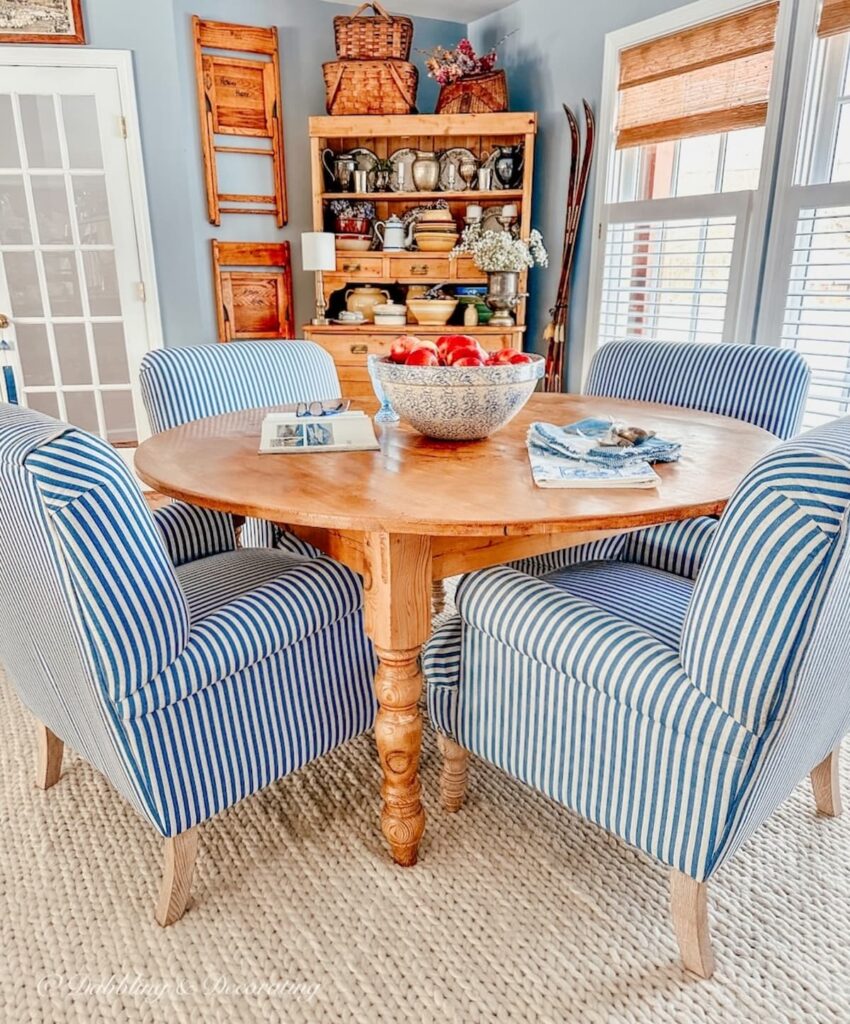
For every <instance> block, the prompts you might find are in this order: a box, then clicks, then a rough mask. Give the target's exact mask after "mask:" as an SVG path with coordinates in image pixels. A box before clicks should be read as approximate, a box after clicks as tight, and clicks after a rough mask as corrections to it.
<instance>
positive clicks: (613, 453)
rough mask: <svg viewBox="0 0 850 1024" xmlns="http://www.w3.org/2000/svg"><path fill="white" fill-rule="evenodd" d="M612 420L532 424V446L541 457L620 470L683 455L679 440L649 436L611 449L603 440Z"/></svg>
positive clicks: (670, 459) (609, 431) (530, 447)
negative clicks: (666, 439) (624, 446)
mask: <svg viewBox="0 0 850 1024" xmlns="http://www.w3.org/2000/svg"><path fill="white" fill-rule="evenodd" d="M612 425H613V421H612V420H601V419H586V420H579V421H578V423H570V424H568V425H567V426H565V427H556V426H554V424H552V423H532V424H531V427H530V428H529V431H528V447H529V449H530V450H531V451H535V450H536V451H537V452H539V453H540V454H546V455H559V456H561V457H562V458H566V459H573V460H575V461H576V462H590V463H595V464H596V465H602V466H608V467H610V468H612V469H613V468H617V467H623V466H630V465H633V464H634V463H637V462H647V463H648V462H676V460H677V459H678V458H679V456H680V455H681V453H682V446H681V444H680V443H679V442H678V441H665V440H664V439H663V438H661V437H647V438H645V439H644V440H642V441H639V442H637V443H635V444H633V445H630V446H629V447H626V448H619V447H609V446H605V445H602V444H601V443H600V441H601V440H602V439H605V438H607V437H609V436H610V434H611V427H612Z"/></svg>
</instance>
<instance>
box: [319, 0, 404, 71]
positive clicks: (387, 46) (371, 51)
mask: <svg viewBox="0 0 850 1024" xmlns="http://www.w3.org/2000/svg"><path fill="white" fill-rule="evenodd" d="M370 7H371V8H372V10H373V11H374V12H375V13H374V17H371V18H366V17H364V16H363V11H365V10H367V9H368V8H370ZM334 32H335V34H336V53H337V56H338V57H342V58H347V59H349V60H380V59H381V58H386V57H391V58H394V59H395V60H407V59H408V58H409V57H410V47H411V45H412V43H413V22H412V21H411V20H410V18H400V17H399V16H398V15H395V14H387V12H386V11H385V10H384V8H383V7H381V5H380V4H379V3H377V2H376V0H373V2H372V3H365V4H361V5H360V6H359V7H358V8H357V10H356V11H355V12H354V14H352V15H351V17H350V18H349V17H346V16H345V15H343V14H340V15H338V16H337V17H336V18H334Z"/></svg>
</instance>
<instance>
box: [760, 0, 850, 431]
mask: <svg viewBox="0 0 850 1024" xmlns="http://www.w3.org/2000/svg"><path fill="white" fill-rule="evenodd" d="M815 17H817V21H816V28H815V27H814V24H815ZM800 24H801V28H800V33H799V42H798V50H799V51H800V52H799V55H798V58H797V60H798V64H799V66H800V68H799V70H798V77H799V78H800V80H801V83H802V86H803V87H802V102H801V103H798V104H797V110H796V111H795V109H794V108H793V106H791V104H790V103H789V127H790V126H792V125H793V124H794V123H795V122H798V123H799V125H800V131H799V132H794V133H792V134H790V135H789V138H791V139H793V140H794V145H793V146H792V147H790V148H789V150H788V152H787V154H785V160H784V161H783V162H782V163H781V165H780V173H779V180H778V182H777V190H776V204H775V211H774V226H773V228H772V231H771V236H772V237H771V256H770V259H769V263H768V266H769V268H770V270H769V275H768V278H767V280H768V283H767V286H766V288H765V301H764V316H763V323H762V325H761V331H760V334H759V340H760V341H762V342H765V343H774V344H775V343H776V341H777V340H778V342H779V343H780V344H782V345H787V346H789V347H791V348H795V349H796V350H797V351H798V352H800V353H802V355H804V356H805V358H806V360H807V361H808V363H809V365H810V367H811V370H812V386H811V390H810V396H809V403H808V406H807V409H806V417H805V424H804V425H805V426H816V425H817V424H819V423H822V422H825V421H826V420H828V419H831V418H833V417H835V416H842V415H845V414H847V413H848V412H850V3H847V2H846V0H825V2H824V3H823V5H822V7H821V9H820V13H819V15H818V14H817V7H816V5H814V4H811V5H809V4H804V5H801V12H800ZM797 140H799V141H797ZM771 282H773V283H772V284H771ZM771 335H773V337H771Z"/></svg>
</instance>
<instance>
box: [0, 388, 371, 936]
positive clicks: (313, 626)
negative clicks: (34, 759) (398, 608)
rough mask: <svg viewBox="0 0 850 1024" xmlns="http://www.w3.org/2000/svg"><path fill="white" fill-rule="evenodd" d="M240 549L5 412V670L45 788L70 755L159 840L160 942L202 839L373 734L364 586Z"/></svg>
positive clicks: (70, 440) (335, 570)
mask: <svg viewBox="0 0 850 1024" xmlns="http://www.w3.org/2000/svg"><path fill="white" fill-rule="evenodd" d="M234 548H235V544H234V535H233V530H232V529H231V528H230V526H229V524H228V523H227V521H226V520H225V519H223V518H222V517H220V516H217V515H215V514H213V513H209V512H206V511H204V510H201V509H196V508H193V507H192V506H190V505H183V504H180V503H175V504H173V505H170V506H169V507H168V508H166V509H164V510H163V511H161V512H159V513H157V514H156V515H154V516H152V515H151V513H150V511H149V510H148V507H147V505H146V503H145V501H144V499H143V497H142V495H141V492H140V491H139V488H138V486H137V485H136V483H135V481H134V480H133V478H132V476H131V475H130V473H129V471H128V470H127V468H126V467H125V465H124V464H123V462H122V461H121V459H120V458H119V457H118V456H117V455H116V454H115V452H114V451H113V450H112V449H111V448H110V447H109V446H108V445H107V444H106V443H104V442H103V441H101V440H100V439H98V438H96V437H93V436H91V435H90V434H86V433H84V432H82V431H80V430H76V429H74V428H72V427H69V426H67V425H66V424H63V423H59V422H57V421H56V420H52V419H49V418H48V417H46V416H42V415H40V414H38V413H34V412H31V411H29V410H26V409H21V408H18V407H17V406H9V405H0V564H2V566H3V573H2V583H0V662H2V663H3V664H4V665H5V667H6V668H7V669H8V672H9V676H10V678H11V680H12V682H13V684H14V685H15V687H16V689H17V690H18V693H19V695H20V697H21V699H22V701H23V702H24V704H25V705H26V706H27V707H28V708H29V709H30V711H31V712H32V713H33V714H34V715H35V716H36V718H37V719H38V721H39V723H41V724H40V725H39V727H38V738H39V751H40V755H39V767H38V776H37V782H38V784H39V785H40V786H41V787H42V788H47V787H48V786H51V785H53V784H54V783H55V782H56V781H57V779H58V777H59V771H60V766H61V759H62V749H63V742H64V743H68V744H69V745H70V746H71V747H73V748H74V749H75V750H76V751H78V752H79V753H80V754H82V756H83V757H84V758H86V759H87V760H88V761H89V762H91V764H93V765H94V766H95V767H96V768H97V769H98V770H99V771H100V772H101V773H102V774H103V775H105V776H106V777H107V778H108V779H109V781H110V782H111V783H112V785H113V786H114V787H115V788H116V789H117V790H118V792H119V793H121V795H122V796H124V797H125V798H126V799H127V800H128V801H129V802H130V804H132V806H133V807H134V808H135V809H136V810H137V811H138V812H139V813H140V814H141V815H142V816H143V817H144V818H145V819H146V820H147V821H149V822H150V823H151V824H152V825H153V826H154V828H155V829H156V830H157V831H158V832H159V834H160V835H162V836H163V837H165V840H166V845H165V876H164V878H163V883H162V889H161V892H160V899H159V903H158V906H157V914H156V916H157V920H158V921H159V923H160V924H162V925H167V924H171V923H172V922H173V921H175V920H177V918H179V917H180V916H181V915H182V913H183V910H184V909H185V905H186V900H187V898H188V890H189V884H190V880H191V875H192V868H193V865H194V859H195V853H196V849H197V830H196V829H195V826H196V825H198V824H199V823H200V822H202V821H204V820H206V819H208V818H211V817H212V816H213V815H215V814H218V812H219V811H222V810H224V809H225V808H226V807H228V806H230V805H231V804H234V803H236V802H237V801H238V800H241V799H242V798H243V797H246V796H248V795H249V794H251V793H254V792H256V791H257V790H259V789H261V788H263V787H264V786H267V785H268V784H269V783H271V782H273V781H274V780H276V779H279V778H282V777H283V776H285V775H287V774H289V773H290V772H292V771H294V770H295V769H297V768H299V767H300V766H301V765H303V764H306V763H307V762H308V761H311V760H312V759H314V758H316V757H319V756H320V755H322V754H324V753H326V752H327V751H329V750H332V749H334V748H335V747H337V746H339V745H340V744H342V743H344V742H345V741H347V740H349V739H351V738H353V737H354V736H357V735H358V734H359V733H362V732H364V731H366V730H368V729H369V728H370V727H371V726H372V723H373V720H374V715H375V701H374V697H373V695H372V678H373V671H374V657H373V653H372V649H371V646H370V644H369V642H368V641H367V639H366V637H365V634H364V631H363V615H362V608H361V604H362V588H361V585H360V580H359V578H358V577H356V576H355V575H354V574H353V573H351V572H349V571H348V570H347V569H345V568H344V567H343V566H341V565H339V564H337V563H336V562H333V561H331V560H330V559H327V558H310V559H306V558H299V557H296V556H293V555H290V554H287V553H285V552H282V551H275V550H271V549H266V550H257V549H252V550H243V551H237V550H235V549H234ZM329 652H338V656H336V655H335V656H332V657H329V656H328V654H329Z"/></svg>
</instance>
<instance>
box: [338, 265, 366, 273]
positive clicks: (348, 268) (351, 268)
mask: <svg viewBox="0 0 850 1024" xmlns="http://www.w3.org/2000/svg"><path fill="white" fill-rule="evenodd" d="M342 269H343V270H344V271H346V272H347V273H349V274H359V273H360V271H361V270H362V269H363V265H362V264H361V263H343V265H342Z"/></svg>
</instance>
